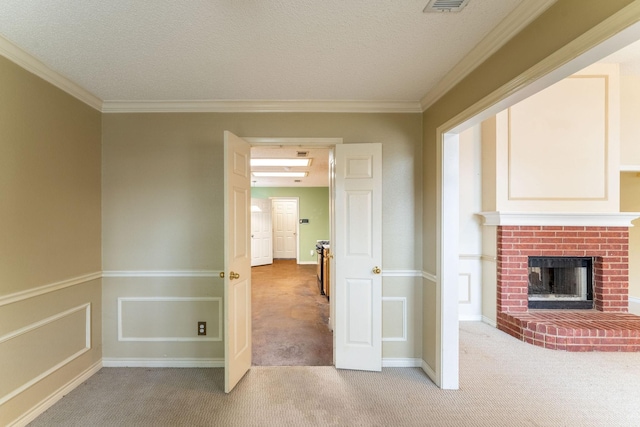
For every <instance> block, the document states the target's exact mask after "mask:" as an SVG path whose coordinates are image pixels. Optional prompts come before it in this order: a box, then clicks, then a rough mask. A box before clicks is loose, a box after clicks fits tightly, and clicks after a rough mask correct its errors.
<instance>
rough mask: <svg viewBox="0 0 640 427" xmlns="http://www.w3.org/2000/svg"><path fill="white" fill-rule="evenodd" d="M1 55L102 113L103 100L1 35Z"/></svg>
mask: <svg viewBox="0 0 640 427" xmlns="http://www.w3.org/2000/svg"><path fill="white" fill-rule="evenodd" d="M0 55H2V56H4V57H5V58H7V59H8V60H10V61H12V62H14V63H16V64H17V65H19V66H20V67H22V68H24V69H25V70H27V71H29V72H30V73H33V74H35V75H36V76H38V77H40V78H41V79H43V80H44V81H46V82H49V83H51V84H52V85H54V86H55V87H57V88H58V89H61V90H63V91H64V92H66V93H68V94H69V95H71V96H73V97H75V98H77V99H79V100H80V101H82V102H84V103H85V104H87V105H88V106H90V107H92V108H95V109H96V110H98V111H102V100H101V99H100V98H98V97H97V96H95V95H94V94H92V93H91V92H89V91H88V90H86V89H85V88H83V87H81V86H80V85H78V84H77V83H74V82H73V81H71V80H69V79H68V78H66V77H65V76H63V75H62V74H60V73H58V72H57V71H53V70H52V69H51V68H49V66H47V65H46V64H45V63H44V62H42V61H40V60H39V59H36V58H35V57H34V56H33V55H31V54H30V53H28V52H26V51H24V50H22V49H21V48H19V47H18V46H17V45H15V44H14V43H13V42H11V41H9V40H7V39H6V38H4V37H2V36H1V35H0Z"/></svg>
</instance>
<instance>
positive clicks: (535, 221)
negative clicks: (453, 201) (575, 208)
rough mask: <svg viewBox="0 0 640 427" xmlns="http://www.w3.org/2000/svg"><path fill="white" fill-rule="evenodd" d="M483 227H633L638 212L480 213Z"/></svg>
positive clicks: (638, 214)
mask: <svg viewBox="0 0 640 427" xmlns="http://www.w3.org/2000/svg"><path fill="white" fill-rule="evenodd" d="M477 215H480V216H482V217H483V218H484V221H483V224H484V225H491V226H497V225H513V226H517V225H520V226H576V227H633V224H632V223H631V221H633V220H635V219H636V218H638V217H640V212H593V213H592V212H480V213H478V214H477Z"/></svg>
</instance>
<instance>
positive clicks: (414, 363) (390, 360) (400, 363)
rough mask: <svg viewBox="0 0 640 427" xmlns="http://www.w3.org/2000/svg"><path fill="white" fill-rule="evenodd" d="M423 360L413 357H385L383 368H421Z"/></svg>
mask: <svg viewBox="0 0 640 427" xmlns="http://www.w3.org/2000/svg"><path fill="white" fill-rule="evenodd" d="M421 366H422V359H419V358H411V357H383V358H382V367H383V368H420V367H421Z"/></svg>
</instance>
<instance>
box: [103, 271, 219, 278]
mask: <svg viewBox="0 0 640 427" xmlns="http://www.w3.org/2000/svg"><path fill="white" fill-rule="evenodd" d="M220 273H222V270H149V271H143V270H111V271H104V272H103V273H102V277H217V278H220Z"/></svg>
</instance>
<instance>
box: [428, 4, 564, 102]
mask: <svg viewBox="0 0 640 427" xmlns="http://www.w3.org/2000/svg"><path fill="white" fill-rule="evenodd" d="M556 1H557V0H539V1H523V2H521V3H520V5H518V6H517V7H516V8H515V9H514V10H513V11H512V12H511V13H510V14H509V15H508V16H507V17H506V18H505V19H503V20H502V21H501V22H500V23H499V24H498V25H497V26H496V27H495V28H494V29H493V30H491V31H490V32H489V34H487V35H486V36H485V37H484V38H483V39H482V40H481V41H480V42H479V43H478V44H477V45H476V46H475V47H474V48H473V49H472V50H471V52H469V54H468V55H466V56H465V57H464V58H463V59H462V61H460V62H458V63H457V64H456V65H455V67H453V69H451V71H449V72H448V73H447V74H446V76H445V77H444V78H443V79H442V80H440V82H438V84H437V85H436V86H435V87H434V88H433V89H432V90H431V91H429V93H427V94H426V95H425V96H424V97H423V98H422V99H421V100H420V107H421V109H422V111H425V110H426V109H427V108H429V107H430V106H432V105H433V104H434V103H435V102H436V101H437V100H438V99H440V98H441V97H442V96H443V95H444V94H445V93H447V92H448V91H449V90H451V89H452V88H453V87H454V86H455V85H457V84H458V83H460V81H461V80H462V79H464V78H465V77H466V76H467V75H469V73H471V71H473V70H474V69H476V68H477V67H478V66H479V65H480V64H482V63H483V62H484V61H485V60H486V59H487V58H489V57H490V56H491V55H493V54H494V53H495V52H496V51H497V50H498V49H500V48H501V47H502V46H504V44H505V43H507V42H508V41H509V40H511V38H512V37H513V36H515V35H516V34H518V33H519V32H520V31H522V29H524V28H525V27H526V26H527V25H529V24H530V23H531V22H532V21H533V20H534V19H536V18H537V17H538V16H540V15H541V14H542V13H543V12H544V11H545V10H547V9H548V8H549V7H550V6H551V5H552V4H554V3H555V2H556Z"/></svg>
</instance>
